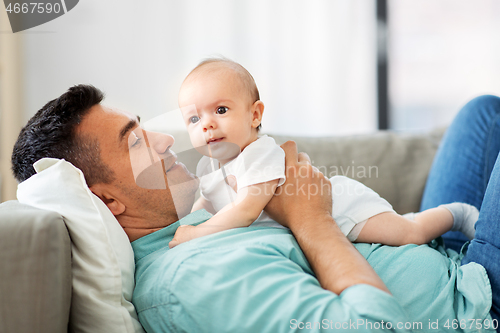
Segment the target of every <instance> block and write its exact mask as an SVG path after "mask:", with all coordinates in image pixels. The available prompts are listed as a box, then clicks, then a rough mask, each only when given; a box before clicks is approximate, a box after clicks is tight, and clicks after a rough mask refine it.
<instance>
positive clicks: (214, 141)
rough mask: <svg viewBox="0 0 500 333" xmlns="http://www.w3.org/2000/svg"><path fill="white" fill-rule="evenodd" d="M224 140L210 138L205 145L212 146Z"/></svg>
mask: <svg viewBox="0 0 500 333" xmlns="http://www.w3.org/2000/svg"><path fill="white" fill-rule="evenodd" d="M223 139H224V138H212V139H209V140H208V141H207V144H213V143H217V142H221V141H222V140H223Z"/></svg>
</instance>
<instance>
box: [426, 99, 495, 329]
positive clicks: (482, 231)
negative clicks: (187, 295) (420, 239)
mask: <svg viewBox="0 0 500 333" xmlns="http://www.w3.org/2000/svg"><path fill="white" fill-rule="evenodd" d="M499 151H500V98H498V97H496V96H481V97H478V98H475V99H473V100H472V101H470V102H469V103H467V105H465V106H464V107H463V108H462V110H460V112H459V113H458V115H457V116H456V118H455V120H454V121H453V123H452V124H451V125H450V127H449V128H448V130H447V132H446V133H445V135H444V137H443V140H442V142H441V145H440V147H439V149H438V152H437V154H436V157H435V158H434V162H433V165H432V168H431V171H430V173H429V177H428V179H427V184H426V187H425V191H424V195H423V198H422V205H421V207H420V208H421V210H425V209H429V208H432V207H436V206H438V205H440V204H445V203H450V202H466V203H469V204H471V205H474V206H476V207H477V208H478V209H479V210H480V213H479V219H478V221H477V222H476V234H475V238H474V239H473V240H472V241H471V242H470V244H469V246H468V248H467V252H466V254H465V257H464V258H463V259H462V264H463V265H465V264H467V263H469V262H477V263H479V264H481V265H482V266H483V267H484V268H485V269H486V271H487V273H488V277H489V279H490V282H491V288H492V292H493V305H492V307H491V312H490V313H491V316H492V317H493V318H495V319H497V320H498V319H500V318H499V317H500V156H499ZM443 238H444V240H445V244H446V246H447V247H449V248H452V249H454V250H456V251H460V248H461V246H462V245H463V244H464V242H465V241H467V239H466V238H465V236H463V235H462V234H461V233H459V232H448V233H446V234H445V235H444V236H443ZM499 331H500V330H499Z"/></svg>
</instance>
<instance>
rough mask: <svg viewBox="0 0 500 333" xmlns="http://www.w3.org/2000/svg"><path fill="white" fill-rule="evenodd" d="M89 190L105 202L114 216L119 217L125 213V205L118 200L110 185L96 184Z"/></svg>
mask: <svg viewBox="0 0 500 333" xmlns="http://www.w3.org/2000/svg"><path fill="white" fill-rule="evenodd" d="M89 189H90V190H91V191H92V193H94V194H95V195H97V196H98V197H99V199H101V200H102V202H104V204H105V205H106V206H108V209H109V210H110V211H111V213H113V215H114V216H118V215H120V214H122V213H123V212H124V211H125V205H124V204H123V203H122V202H121V201H120V200H118V199H117V197H116V196H115V195H114V194H113V192H112V191H111V188H110V185H108V184H102V183H101V184H95V185H92V186H90V187H89Z"/></svg>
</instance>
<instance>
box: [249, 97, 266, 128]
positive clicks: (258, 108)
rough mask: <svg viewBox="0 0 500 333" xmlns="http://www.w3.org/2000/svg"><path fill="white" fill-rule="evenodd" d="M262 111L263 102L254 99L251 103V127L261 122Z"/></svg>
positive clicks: (255, 126)
mask: <svg viewBox="0 0 500 333" xmlns="http://www.w3.org/2000/svg"><path fill="white" fill-rule="evenodd" d="M263 113H264V103H262V101H256V102H255V103H253V104H252V127H253V128H257V127H258V126H259V125H260V123H261V122H262V114H263Z"/></svg>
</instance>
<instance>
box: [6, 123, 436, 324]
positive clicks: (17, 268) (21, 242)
mask: <svg viewBox="0 0 500 333" xmlns="http://www.w3.org/2000/svg"><path fill="white" fill-rule="evenodd" d="M443 132H444V130H436V131H433V132H430V133H423V134H401V133H394V132H378V133H375V134H370V135H358V136H350V137H329V138H300V137H285V136H274V135H273V137H275V139H276V141H277V142H278V143H280V144H281V143H283V142H285V141H287V140H295V141H296V142H297V145H298V150H299V151H304V152H307V153H308V154H309V156H310V157H311V160H312V161H313V164H314V165H315V166H317V167H318V168H319V169H320V170H321V171H323V172H324V173H325V174H326V175H327V176H329V177H331V176H334V175H338V174H340V175H345V176H348V177H351V178H354V179H358V180H359V181H361V182H362V183H364V184H366V185H367V186H369V187H371V188H373V189H374V190H375V191H376V192H378V193H379V194H380V195H381V196H382V197H383V198H385V199H387V200H388V201H389V202H390V203H391V204H392V205H393V207H394V209H395V210H396V211H397V212H399V213H406V212H410V211H418V209H419V205H420V200H421V196H422V192H423V189H424V185H425V181H426V178H427V174H428V172H429V169H430V167H431V164H432V159H433V157H434V154H435V153H436V150H437V147H438V144H439V141H440V139H441V136H442V134H443ZM174 137H175V138H176V141H177V142H181V143H182V142H184V143H186V142H188V141H186V140H189V138H188V137H187V133H185V132H184V133H174ZM181 155H183V154H182V153H181V154H179V157H181ZM184 155H186V154H184ZM187 155H190V156H187V157H189V158H191V159H192V160H191V161H186V160H185V161H184V162H186V164H187V165H189V164H190V165H191V170H192V168H193V166H194V167H195V166H196V163H197V161H198V159H199V155H198V156H195V155H193V154H187ZM181 160H182V159H181ZM192 171H194V170H192ZM0 265H1V266H0V333H4V332H16V333H17V332H29V333H33V332H50V333H55V332H67V327H68V320H69V311H70V303H71V247H70V238H69V234H68V231H67V229H66V227H65V225H64V221H63V218H62V217H61V216H60V215H58V214H56V213H53V212H48V211H42V210H39V209H35V208H32V207H29V206H25V205H22V204H20V203H18V202H17V201H9V202H4V203H2V204H0Z"/></svg>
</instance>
